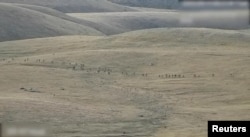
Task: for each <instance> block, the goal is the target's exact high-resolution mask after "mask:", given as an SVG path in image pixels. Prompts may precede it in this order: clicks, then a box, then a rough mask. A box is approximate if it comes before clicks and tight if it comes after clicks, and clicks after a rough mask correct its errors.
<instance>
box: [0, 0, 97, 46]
mask: <svg viewBox="0 0 250 137" xmlns="http://www.w3.org/2000/svg"><path fill="white" fill-rule="evenodd" d="M28 7H30V9H28V8H23V7H21V6H17V5H13V4H0V18H1V20H0V41H6V40H18V39H27V38H38V37H51V36H60V35H79V34H82V35H102V33H101V32H99V31H97V30H95V29H93V28H91V27H87V26H84V25H81V24H78V23H76V22H72V21H70V20H65V18H66V17H65V16H66V15H65V16H64V15H63V14H57V15H61V16H53V14H54V11H53V12H51V11H50V10H48V9H44V8H40V10H41V12H40V11H39V9H37V7H33V9H34V8H36V10H32V8H31V7H32V6H28ZM42 10H43V11H42ZM46 12H47V13H46ZM49 13H51V14H50V15H49ZM52 13H53V14H52ZM71 18H72V17H71Z"/></svg>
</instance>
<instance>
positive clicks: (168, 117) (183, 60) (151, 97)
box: [0, 28, 250, 137]
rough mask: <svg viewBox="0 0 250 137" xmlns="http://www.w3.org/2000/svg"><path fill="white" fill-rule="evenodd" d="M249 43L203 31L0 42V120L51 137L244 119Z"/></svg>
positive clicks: (103, 136)
mask: <svg viewBox="0 0 250 137" xmlns="http://www.w3.org/2000/svg"><path fill="white" fill-rule="evenodd" d="M249 42H250V35H249V34H246V33H242V32H240V31H235V30H220V29H205V28H178V29H175V28H171V29H149V30H142V31H134V32H128V33H124V34H119V35H115V36H61V37H51V38H38V39H28V40H19V41H8V42H0V77H1V79H0V110H1V111H0V112H1V113H0V121H1V122H3V123H8V122H25V123H26V122H35V123H39V124H42V125H44V126H46V127H49V129H50V131H51V135H49V136H53V137H69V136H84V137H93V136H95V137H107V136H109V137H110V136H113V137H114V136H116V137H120V136H128V137H139V136H140V137H141V136H144V137H166V136H167V137H179V136H181V137H206V136H207V121H208V120H211V119H213V120H225V119H227V120H245V119H249V118H250V116H249V113H250V110H249V106H250V101H249V97H250V92H249V91H250V86H249V82H250V81H249V80H250V79H249V78H250V73H249V70H250V69H249V68H250V66H249V57H250V56H249V55H250V54H249V53H250V48H249ZM83 65H84V67H83Z"/></svg>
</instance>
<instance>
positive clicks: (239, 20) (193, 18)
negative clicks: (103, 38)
mask: <svg viewBox="0 0 250 137" xmlns="http://www.w3.org/2000/svg"><path fill="white" fill-rule="evenodd" d="M238 12H239V13H238ZM238 12H235V11H225V12H224V11H220V12H217V11H216V12H209V13H207V12H181V11H176V10H172V11H171V10H169V11H143V12H115V13H114V12H112V13H72V14H68V15H70V16H73V17H77V18H80V19H84V20H88V21H90V22H94V23H96V24H99V25H100V26H102V27H101V28H100V29H98V30H100V31H101V32H104V33H105V34H117V33H122V32H128V31H132V30H140V29H149V28H163V27H170V28H172V27H199V28H216V29H245V28H249V24H248V12H245V11H242V12H241V11H238ZM102 28H105V29H106V30H102Z"/></svg>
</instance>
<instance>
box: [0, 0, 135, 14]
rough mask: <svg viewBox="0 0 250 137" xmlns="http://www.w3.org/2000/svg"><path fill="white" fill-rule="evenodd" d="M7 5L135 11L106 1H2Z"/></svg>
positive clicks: (1, 0)
mask: <svg viewBox="0 0 250 137" xmlns="http://www.w3.org/2000/svg"><path fill="white" fill-rule="evenodd" d="M0 2H6V3H19V4H30V5H39V6H44V7H50V8H53V9H56V10H59V11H62V12H67V13H68V12H70V13H72V12H114V11H116V12H117V11H133V10H134V9H131V8H129V7H126V6H122V5H118V4H114V3H111V2H108V1H106V0H0Z"/></svg>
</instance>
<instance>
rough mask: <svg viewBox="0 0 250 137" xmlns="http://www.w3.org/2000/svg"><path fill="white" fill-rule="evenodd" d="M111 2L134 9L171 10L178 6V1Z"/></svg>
mask: <svg viewBox="0 0 250 137" xmlns="http://www.w3.org/2000/svg"><path fill="white" fill-rule="evenodd" d="M109 1H111V2H114V3H118V4H122V5H128V6H134V7H148V8H164V9H165V8H166V9H171V8H174V7H177V6H178V0H109Z"/></svg>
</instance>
